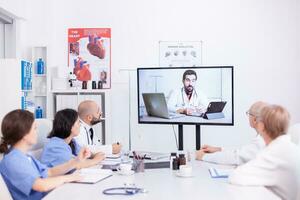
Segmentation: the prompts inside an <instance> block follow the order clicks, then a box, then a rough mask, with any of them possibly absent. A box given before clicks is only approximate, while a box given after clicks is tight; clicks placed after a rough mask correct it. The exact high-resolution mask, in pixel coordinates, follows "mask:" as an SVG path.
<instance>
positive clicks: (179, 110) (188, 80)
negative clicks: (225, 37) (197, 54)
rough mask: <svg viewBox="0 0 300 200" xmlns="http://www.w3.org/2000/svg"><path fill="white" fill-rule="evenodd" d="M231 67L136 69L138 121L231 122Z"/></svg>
mask: <svg viewBox="0 0 300 200" xmlns="http://www.w3.org/2000/svg"><path fill="white" fill-rule="evenodd" d="M233 74H234V73H233V66H205V67H204V66H201V67H176V68H175V67H174V68H172V67H171V68H170V67H168V68H162V67H160V68H138V69H137V77H138V78H137V81H138V121H139V123H147V124H149V123H151V124H152V123H158V124H195V125H201V124H202V125H233V124H234V116H233V115H234V109H233V108H234V103H233Z"/></svg>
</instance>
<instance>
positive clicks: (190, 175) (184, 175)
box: [176, 172, 194, 178]
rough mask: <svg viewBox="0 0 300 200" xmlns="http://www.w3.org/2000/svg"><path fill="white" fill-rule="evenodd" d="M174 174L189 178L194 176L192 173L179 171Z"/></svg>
mask: <svg viewBox="0 0 300 200" xmlns="http://www.w3.org/2000/svg"><path fill="white" fill-rule="evenodd" d="M176 176H178V177H182V178H190V177H194V175H193V174H181V173H180V172H177V173H176Z"/></svg>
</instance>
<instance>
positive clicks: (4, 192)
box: [0, 174, 13, 200]
mask: <svg viewBox="0 0 300 200" xmlns="http://www.w3.org/2000/svg"><path fill="white" fill-rule="evenodd" d="M0 199H3V200H4V199H5V200H12V199H13V198H12V197H11V195H10V192H9V190H8V188H7V186H6V184H5V182H4V180H3V177H2V175H1V174H0Z"/></svg>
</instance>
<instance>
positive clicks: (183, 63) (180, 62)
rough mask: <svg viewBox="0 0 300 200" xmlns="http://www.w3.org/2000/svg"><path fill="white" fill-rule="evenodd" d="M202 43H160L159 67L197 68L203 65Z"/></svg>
mask: <svg viewBox="0 0 300 200" xmlns="http://www.w3.org/2000/svg"><path fill="white" fill-rule="evenodd" d="M201 54H202V41H159V66H161V67H195V66H201V65H202V55H201Z"/></svg>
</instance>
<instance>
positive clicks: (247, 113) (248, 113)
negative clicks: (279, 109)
mask: <svg viewBox="0 0 300 200" xmlns="http://www.w3.org/2000/svg"><path fill="white" fill-rule="evenodd" d="M246 115H247V116H248V117H250V116H252V117H256V115H254V114H252V113H251V112H250V111H249V110H248V111H246Z"/></svg>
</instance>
